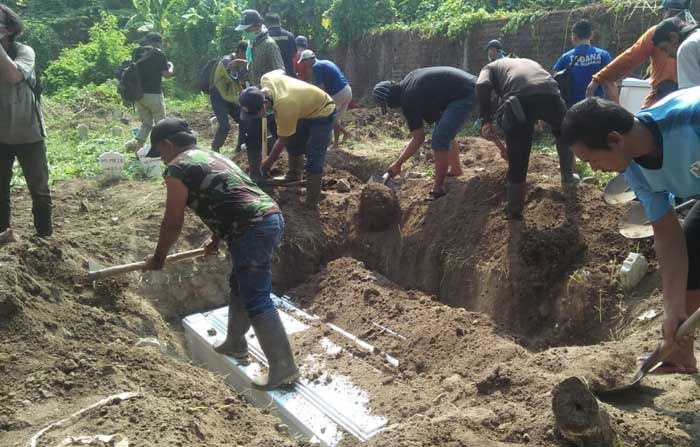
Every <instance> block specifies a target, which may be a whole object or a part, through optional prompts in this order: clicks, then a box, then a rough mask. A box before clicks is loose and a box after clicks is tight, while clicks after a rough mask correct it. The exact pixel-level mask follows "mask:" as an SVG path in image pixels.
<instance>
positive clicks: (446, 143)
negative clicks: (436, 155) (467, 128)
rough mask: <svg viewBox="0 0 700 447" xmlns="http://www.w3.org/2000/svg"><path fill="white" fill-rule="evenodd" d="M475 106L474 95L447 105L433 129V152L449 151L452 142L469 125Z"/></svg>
mask: <svg viewBox="0 0 700 447" xmlns="http://www.w3.org/2000/svg"><path fill="white" fill-rule="evenodd" d="M474 104H475V97H474V93H471V94H470V95H469V96H467V97H466V98H462V99H457V100H455V101H452V102H451V103H449V104H448V105H447V108H446V109H445V111H444V112H442V116H441V117H440V120H438V122H437V123H435V128H434V129H433V144H432V146H433V150H434V151H449V150H450V144H451V143H452V140H454V139H455V137H456V136H457V134H458V133H459V131H460V130H462V127H464V125H465V124H466V123H467V121H468V119H469V114H470V113H472V110H473V109H474Z"/></svg>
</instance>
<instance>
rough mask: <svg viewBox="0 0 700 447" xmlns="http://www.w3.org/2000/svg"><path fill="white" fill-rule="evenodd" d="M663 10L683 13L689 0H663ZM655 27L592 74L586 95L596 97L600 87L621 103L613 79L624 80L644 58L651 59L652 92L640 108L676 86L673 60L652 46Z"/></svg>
mask: <svg viewBox="0 0 700 447" xmlns="http://www.w3.org/2000/svg"><path fill="white" fill-rule="evenodd" d="M661 7H662V8H663V9H664V14H663V15H664V19H666V18H669V17H674V16H678V15H681V14H686V13H687V11H688V8H690V0H664V1H663V2H662V4H661ZM654 31H656V26H652V27H651V28H649V29H648V30H647V31H646V32H645V33H644V34H643V35H642V37H640V38H639V39H638V40H637V41H636V42H635V43H634V45H632V46H631V47H629V48H628V49H627V50H626V51H625V52H624V53H622V54H621V55H619V56H618V57H616V58H615V60H613V61H612V62H611V63H610V64H608V66H607V67H605V68H603V69H602V70H600V71H599V72H598V73H596V74H595V75H594V76H593V80H592V81H591V83H590V84H589V85H588V89H587V90H586V96H587V97H591V96H595V92H596V90H598V87H600V86H602V87H603V88H604V89H605V93H606V94H607V96H608V98H610V99H611V100H612V101H614V102H616V103H618V104H619V103H620V95H619V93H618V91H617V86H616V85H615V83H616V82H618V81H619V80H621V79H623V78H624V77H626V76H627V75H629V74H630V73H631V72H632V71H634V70H635V69H636V68H637V67H639V66H640V65H641V64H642V63H643V62H644V60H645V59H647V58H649V59H650V60H651V67H650V76H649V81H650V82H651V92H650V93H649V96H647V98H646V100H645V101H644V105H643V107H644V108H646V107H649V106H651V105H652V104H654V103H655V102H657V101H658V100H660V99H661V98H663V97H664V96H666V95H668V94H669V93H671V92H673V91H675V90H677V89H678V75H677V73H676V61H675V59H673V58H671V57H669V56H668V54H666V53H664V52H663V51H662V50H661V49H659V48H656V47H654V43H653V42H652V37H653V36H654Z"/></svg>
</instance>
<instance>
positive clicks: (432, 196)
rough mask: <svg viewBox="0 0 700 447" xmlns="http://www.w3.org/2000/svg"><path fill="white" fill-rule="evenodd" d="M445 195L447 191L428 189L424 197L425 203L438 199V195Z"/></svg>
mask: <svg viewBox="0 0 700 447" xmlns="http://www.w3.org/2000/svg"><path fill="white" fill-rule="evenodd" d="M446 195H447V191H440V192H435V191H430V193H428V197H427V198H426V199H425V201H426V203H432V202H434V201H436V200H437V199H439V198H440V197H444V196H446Z"/></svg>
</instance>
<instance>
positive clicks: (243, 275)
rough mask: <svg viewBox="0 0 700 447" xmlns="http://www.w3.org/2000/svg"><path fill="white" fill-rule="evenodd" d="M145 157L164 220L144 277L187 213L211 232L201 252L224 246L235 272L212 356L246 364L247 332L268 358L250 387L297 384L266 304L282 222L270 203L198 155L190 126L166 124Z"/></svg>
mask: <svg viewBox="0 0 700 447" xmlns="http://www.w3.org/2000/svg"><path fill="white" fill-rule="evenodd" d="M148 156H149V157H160V158H161V160H163V162H164V163H165V164H166V165H167V169H166V171H165V185H166V187H167V191H168V192H167V199H166V204H165V216H164V217H163V223H162V225H161V229H160V237H159V239H158V245H157V247H156V251H155V254H154V255H153V256H151V257H149V258H147V259H146V266H145V267H144V270H160V269H162V268H163V265H164V263H165V258H166V257H167V255H168V251H169V250H170V248H171V247H172V246H173V244H174V243H175V241H176V240H177V239H178V237H179V235H180V232H181V230H182V225H183V222H184V219H185V207H189V208H190V209H192V211H194V213H195V214H196V215H197V216H198V217H199V218H200V219H201V220H202V222H204V224H205V225H206V226H207V227H209V229H210V230H211V231H212V237H211V239H210V240H209V241H208V242H207V243H206V244H205V249H206V253H207V254H211V255H213V254H216V253H218V251H219V243H220V242H221V241H225V242H226V243H227V244H228V247H229V250H230V252H231V259H232V260H233V270H232V272H231V276H230V279H229V283H230V284H231V296H230V300H231V302H230V305H229V311H228V330H227V333H226V340H225V341H223V342H218V343H216V344H215V345H214V350H215V351H216V352H218V353H220V354H223V355H229V356H231V357H234V358H236V359H239V360H244V359H245V358H246V357H247V356H248V345H247V342H246V339H245V334H246V332H248V329H249V328H250V326H251V325H252V326H253V330H254V331H255V335H256V336H257V338H258V341H259V342H260V347H261V348H262V350H263V352H264V353H265V357H267V361H268V364H269V365H270V370H269V373H268V375H267V377H265V376H261V377H255V378H253V379H252V386H253V387H254V388H256V389H260V390H271V389H274V388H277V387H279V386H281V385H285V384H289V383H292V382H294V381H295V380H297V379H298V378H299V370H298V369H297V367H296V364H295V363H294V355H293V354H292V350H291V347H290V346H289V340H288V339H287V334H286V332H285V329H284V326H283V325H282V321H281V320H280V317H279V314H278V313H277V309H276V308H275V306H274V304H273V303H272V300H271V299H270V292H271V289H272V254H273V252H274V250H275V247H276V246H277V244H279V242H280V240H281V238H282V231H283V229H284V219H283V218H282V212H281V211H280V209H279V207H278V206H277V204H276V203H275V201H274V200H272V198H270V197H269V196H268V195H267V194H265V193H264V192H263V191H262V190H261V189H260V188H258V186H257V185H256V184H255V183H254V182H253V181H252V180H251V179H250V178H249V177H248V176H247V175H246V174H245V173H244V172H243V171H242V170H241V169H240V168H239V167H238V166H237V165H236V164H235V163H233V162H232V161H231V160H229V159H228V158H225V157H223V156H221V155H219V154H217V153H216V152H212V151H206V150H201V149H198V148H197V139H196V138H195V136H194V135H193V134H192V130H191V129H190V127H189V125H188V124H187V123H186V122H185V121H183V120H181V119H177V118H166V119H164V120H162V121H160V122H159V123H158V124H156V126H155V127H154V128H153V132H152V133H151V150H150V152H149V153H148Z"/></svg>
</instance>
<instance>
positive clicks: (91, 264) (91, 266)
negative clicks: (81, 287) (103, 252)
mask: <svg viewBox="0 0 700 447" xmlns="http://www.w3.org/2000/svg"><path fill="white" fill-rule="evenodd" d="M104 268H105V267H104V265H102V264H100V263H99V262H97V261H95V260H94V259H88V273H90V274H92V273H95V272H97V271H100V270H102V269H104Z"/></svg>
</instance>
